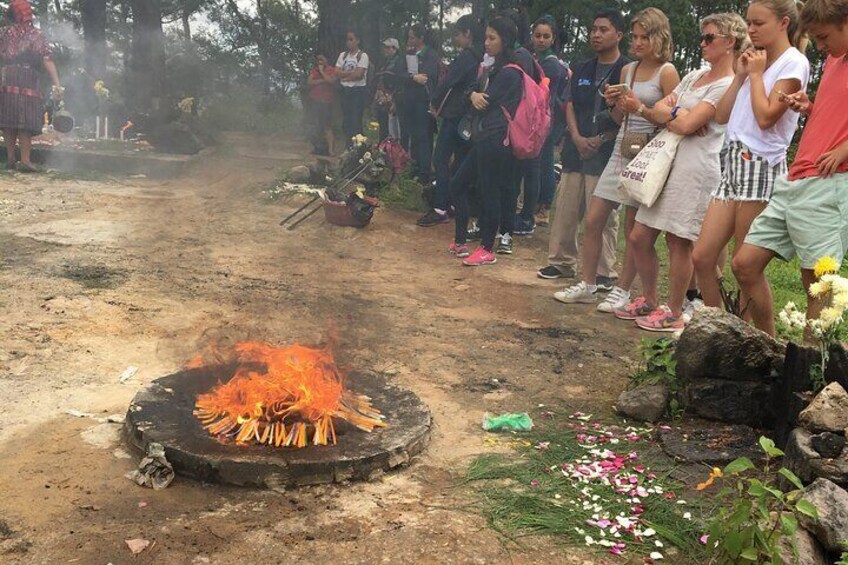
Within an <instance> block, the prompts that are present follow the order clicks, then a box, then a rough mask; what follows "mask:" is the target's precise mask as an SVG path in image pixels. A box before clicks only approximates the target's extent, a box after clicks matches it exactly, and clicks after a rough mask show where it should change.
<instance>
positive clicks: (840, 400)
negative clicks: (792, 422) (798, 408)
mask: <svg viewBox="0 0 848 565" xmlns="http://www.w3.org/2000/svg"><path fill="white" fill-rule="evenodd" d="M798 423H799V424H801V425H802V426H803V427H805V428H807V429H808V430H810V431H812V432H837V433H840V434H841V433H845V428H848V392H845V389H844V388H842V385H840V384H839V383H830V384H829V385H827V386H826V387H824V389H822V391H821V392H820V393H819V394H818V395H817V396H816V397H815V398H814V399H813V401H812V402H811V403H810V405H809V406H808V407H807V408H805V409H804V410H803V411H802V412H801V414H800V415H799V416H798Z"/></svg>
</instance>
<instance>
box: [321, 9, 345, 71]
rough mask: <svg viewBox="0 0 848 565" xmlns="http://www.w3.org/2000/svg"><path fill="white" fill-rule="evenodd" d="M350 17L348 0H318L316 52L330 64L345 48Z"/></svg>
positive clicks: (333, 62)
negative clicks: (325, 57) (322, 55)
mask: <svg viewBox="0 0 848 565" xmlns="http://www.w3.org/2000/svg"><path fill="white" fill-rule="evenodd" d="M349 18H350V0H318V52H319V53H323V54H324V55H326V56H327V59H329V61H330V64H331V65H333V64H335V62H336V57H338V55H339V53H341V52H342V51H344V49H345V32H347V26H348V20H349Z"/></svg>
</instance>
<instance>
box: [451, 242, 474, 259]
mask: <svg viewBox="0 0 848 565" xmlns="http://www.w3.org/2000/svg"><path fill="white" fill-rule="evenodd" d="M448 253H450V254H451V255H455V256H457V257H459V258H460V259H462V258H464V257H468V256H469V255H471V251H469V249H468V246H467V245H465V244H464V243H451V244H450V247H448Z"/></svg>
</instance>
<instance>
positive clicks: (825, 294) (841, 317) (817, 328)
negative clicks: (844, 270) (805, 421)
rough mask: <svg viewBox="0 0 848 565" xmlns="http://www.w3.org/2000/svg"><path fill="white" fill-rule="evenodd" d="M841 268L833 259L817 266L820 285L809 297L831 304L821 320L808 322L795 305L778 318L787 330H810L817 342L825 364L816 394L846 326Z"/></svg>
mask: <svg viewBox="0 0 848 565" xmlns="http://www.w3.org/2000/svg"><path fill="white" fill-rule="evenodd" d="M839 267H840V264H839V261H837V260H836V259H834V258H833V257H822V258H821V259H819V261H818V262H817V263H816V265H815V268H814V273H815V275H816V278H817V279H818V281H817V282H815V283H813V284H811V285H810V296H812V297H813V298H818V299H820V300H823V301H826V302H827V304H828V305H827V306H826V307H825V308H823V309H822V311H821V313H820V314H819V317H818V318H812V319H808V317H807V315H806V314H805V313H804V312H801V311H800V310H798V307H797V306H796V305H795V303H794V302H788V303H787V304H786V306H784V307H783V310H781V311H780V313H779V314H778V317H779V318H780V321H781V322H783V323H784V324H785V325H786V326H787V327H789V328H793V329H802V330H809V332H810V334H811V335H812V336H813V337H814V338H815V339H816V341H818V344H819V348H820V350H821V355H822V363H821V366H820V369H821V372H820V374H817V375H815V378H814V388H815V391H818V390H819V389H821V388H822V387H823V386H824V372H825V369H826V368H827V361H828V357H829V352H830V346H831V345H833V344H836V343H839V341H840V340H839V335H840V333H841V331H842V326H843V324H844V322H845V311H846V309H848V279H846V278H845V277H842V276H840V275H839V274H837V273H838V271H839Z"/></svg>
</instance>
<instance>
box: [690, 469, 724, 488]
mask: <svg viewBox="0 0 848 565" xmlns="http://www.w3.org/2000/svg"><path fill="white" fill-rule="evenodd" d="M723 476H724V473H722V472H721V469H719V468H718V467H713V470H712V471H710V476H709V477H707V480H706V482H703V483H698V486H697V487H695V489H696V490H704V489H706V488H707V487H710V486H712V484H713V482H715V480H716V479H719V478H721V477H723Z"/></svg>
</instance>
